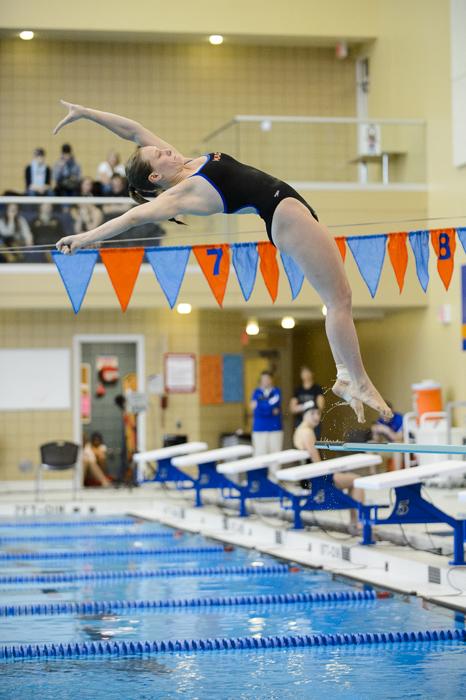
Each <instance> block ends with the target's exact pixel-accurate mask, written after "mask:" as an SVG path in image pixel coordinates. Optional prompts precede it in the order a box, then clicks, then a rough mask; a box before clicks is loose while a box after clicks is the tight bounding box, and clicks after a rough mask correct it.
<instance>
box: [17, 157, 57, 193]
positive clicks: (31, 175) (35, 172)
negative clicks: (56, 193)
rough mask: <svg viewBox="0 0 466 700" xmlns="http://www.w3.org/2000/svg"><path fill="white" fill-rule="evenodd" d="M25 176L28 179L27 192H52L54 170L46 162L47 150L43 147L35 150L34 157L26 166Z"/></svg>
mask: <svg viewBox="0 0 466 700" xmlns="http://www.w3.org/2000/svg"><path fill="white" fill-rule="evenodd" d="M24 177H25V179H26V194H28V195H49V194H52V171H51V169H50V167H49V166H48V165H46V163H45V151H44V149H43V148H36V149H35V150H34V154H33V159H32V160H31V162H30V163H29V165H27V166H26V168H25V171H24Z"/></svg>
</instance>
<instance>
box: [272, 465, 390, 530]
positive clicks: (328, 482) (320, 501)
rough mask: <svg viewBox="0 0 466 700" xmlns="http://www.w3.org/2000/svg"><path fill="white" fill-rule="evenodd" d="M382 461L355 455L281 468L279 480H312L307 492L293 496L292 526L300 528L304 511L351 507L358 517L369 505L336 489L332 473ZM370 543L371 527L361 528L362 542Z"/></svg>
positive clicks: (294, 481)
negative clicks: (365, 537)
mask: <svg viewBox="0 0 466 700" xmlns="http://www.w3.org/2000/svg"><path fill="white" fill-rule="evenodd" d="M381 463H382V458H381V457H379V456H377V455H368V454H355V455H349V456H347V457H337V458H335V459H326V460H325V461H322V462H314V463H310V464H304V465H303V466H300V467H291V468H290V469H281V470H280V471H279V472H277V475H276V476H277V479H280V481H289V482H292V483H296V482H299V481H302V480H303V479H304V480H309V481H310V482H311V483H310V489H309V493H308V494H303V495H302V496H293V497H292V498H291V502H292V509H293V512H294V524H293V526H294V528H295V529H302V527H303V523H302V518H301V512H302V511H303V510H310V511H322V510H347V509H353V508H354V509H356V510H357V511H358V513H359V516H360V517H361V516H362V513H363V512H364V511H365V510H366V509H368V508H369V506H366V505H364V504H363V503H360V502H359V501H356V500H355V499H354V498H352V497H351V496H349V495H348V494H347V493H345V492H344V491H342V490H341V489H339V488H337V487H336V486H335V483H334V479H333V477H334V474H339V473H341V472H348V471H352V470H354V469H363V468H365V467H375V466H377V465H379V464H381ZM374 507H375V506H372V508H374ZM367 515H369V514H367ZM365 534H367V536H368V537H369V541H368V542H367V543H366V542H364V536H365ZM370 542H371V537H370V530H369V531H368V532H367V533H364V531H363V543H364V544H369V543H370Z"/></svg>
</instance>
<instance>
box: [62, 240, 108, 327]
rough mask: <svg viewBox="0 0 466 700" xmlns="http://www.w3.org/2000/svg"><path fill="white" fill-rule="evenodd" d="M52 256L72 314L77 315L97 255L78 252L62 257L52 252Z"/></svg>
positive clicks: (94, 252)
mask: <svg viewBox="0 0 466 700" xmlns="http://www.w3.org/2000/svg"><path fill="white" fill-rule="evenodd" d="M52 256H53V260H54V262H55V265H56V266H57V269H58V272H59V273H60V277H61V278H62V281H63V284H64V285H65V289H66V291H67V293H68V296H69V298H70V301H71V304H72V306H73V310H74V313H75V314H77V313H78V311H79V309H80V308H81V304H82V303H83V299H84V297H85V295H86V291H87V288H88V286H89V282H90V281H91V277H92V273H93V271H94V265H95V264H96V262H97V258H98V257H99V253H98V251H97V250H79V251H78V252H77V253H74V254H73V255H64V254H63V253H59V252H58V251H57V250H54V251H52Z"/></svg>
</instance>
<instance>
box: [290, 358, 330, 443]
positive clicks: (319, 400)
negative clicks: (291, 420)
mask: <svg viewBox="0 0 466 700" xmlns="http://www.w3.org/2000/svg"><path fill="white" fill-rule="evenodd" d="M309 408H318V409H319V410H320V411H321V412H322V411H323V410H324V408H325V399H324V393H323V390H322V387H321V386H320V384H316V383H315V382H314V373H313V372H312V370H310V369H309V367H306V366H303V367H301V385H300V386H299V387H297V388H296V389H295V391H294V394H293V397H292V399H291V401H290V412H291V413H292V414H293V415H294V416H295V424H294V425H295V428H297V427H298V425H299V424H300V423H301V421H302V419H303V413H304V412H305V411H307V410H308V409H309ZM314 432H315V434H316V437H317V439H319V438H320V433H321V424H320V423H319V425H318V426H316V428H315V430H314Z"/></svg>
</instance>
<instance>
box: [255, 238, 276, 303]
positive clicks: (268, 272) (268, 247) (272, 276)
mask: <svg viewBox="0 0 466 700" xmlns="http://www.w3.org/2000/svg"><path fill="white" fill-rule="evenodd" d="M257 252H258V253H259V258H260V270H261V272H262V277H263V278H264V282H265V286H266V287H267V289H268V292H269V294H270V298H271V299H272V301H275V299H276V298H277V294H278V277H279V274H280V273H279V270H278V263H277V249H276V248H275V246H274V245H272V244H271V243H269V242H262V243H258V244H257Z"/></svg>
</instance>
